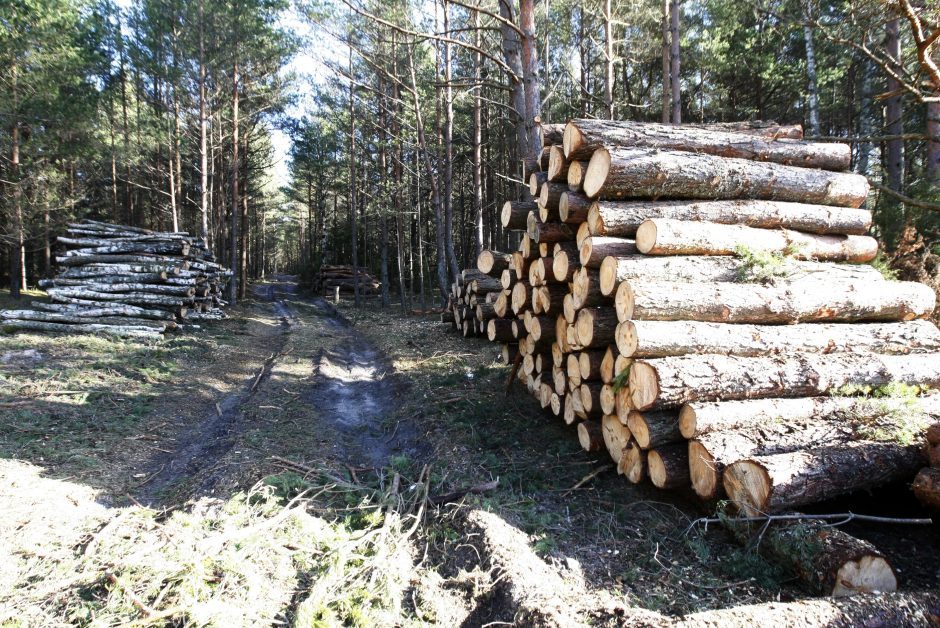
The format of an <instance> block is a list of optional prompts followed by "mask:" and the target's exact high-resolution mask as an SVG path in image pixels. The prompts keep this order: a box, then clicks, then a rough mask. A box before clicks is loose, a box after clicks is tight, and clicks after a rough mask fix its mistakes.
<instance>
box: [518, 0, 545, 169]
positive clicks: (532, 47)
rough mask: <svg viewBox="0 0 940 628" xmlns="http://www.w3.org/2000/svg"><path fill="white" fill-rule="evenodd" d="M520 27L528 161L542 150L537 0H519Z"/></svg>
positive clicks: (536, 156)
mask: <svg viewBox="0 0 940 628" xmlns="http://www.w3.org/2000/svg"><path fill="white" fill-rule="evenodd" d="M519 28H520V30H521V31H522V80H523V84H524V85H525V128H526V136H527V137H528V149H529V152H528V154H527V155H526V161H527V162H532V161H535V160H536V159H537V158H538V156H539V154H540V153H541V150H542V144H541V139H540V137H539V124H540V123H541V121H542V120H541V118H542V95H541V86H540V85H539V76H538V71H539V67H538V65H539V57H538V50H537V47H536V44H535V0H519Z"/></svg>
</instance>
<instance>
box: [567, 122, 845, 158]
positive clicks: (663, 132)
mask: <svg viewBox="0 0 940 628" xmlns="http://www.w3.org/2000/svg"><path fill="white" fill-rule="evenodd" d="M563 147H564V156H565V157H567V159H568V160H570V161H573V160H576V159H589V158H590V157H591V156H592V155H593V154H594V152H595V151H597V150H599V149H603V148H610V147H630V148H632V147H646V148H657V149H668V150H679V151H688V152H691V153H696V154H708V155H716V156H719V157H733V158H738V159H747V160H753V161H767V162H773V163H778V164H786V165H790V166H802V167H804V168H822V169H824V170H847V169H848V167H849V164H850V162H851V159H852V151H851V146H850V145H849V144H842V143H823V142H805V141H800V140H775V139H772V138H767V137H760V136H755V135H751V134H746V133H737V132H734V131H719V130H713V129H700V128H695V127H688V126H681V127H680V126H674V125H670V124H655V123H638V122H628V121H613V120H588V119H579V120H571V121H570V122H568V124H567V125H566V126H565V133H564V141H563Z"/></svg>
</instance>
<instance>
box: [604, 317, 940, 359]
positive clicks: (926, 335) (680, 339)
mask: <svg viewBox="0 0 940 628" xmlns="http://www.w3.org/2000/svg"><path fill="white" fill-rule="evenodd" d="M617 349H618V350H619V351H620V353H621V354H622V355H624V356H627V357H634V358H662V357H667V356H678V355H688V354H707V353H721V354H726V355H738V356H765V355H774V354H786V353H789V352H793V351H798V352H801V353H845V352H856V353H862V352H871V353H886V354H907V353H911V352H917V351H921V352H923V351H929V352H940V330H938V329H937V326H936V325H934V324H933V323H932V322H930V321H926V320H915V321H909V322H906V323H867V324H857V325H846V324H844V323H833V324H827V323H816V324H804V325H744V324H735V325H727V324H724V323H703V322H697V321H686V320H679V321H652V320H626V321H624V322H622V323H620V324H619V325H618V326H617Z"/></svg>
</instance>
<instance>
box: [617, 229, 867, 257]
mask: <svg viewBox="0 0 940 628" xmlns="http://www.w3.org/2000/svg"><path fill="white" fill-rule="evenodd" d="M636 247H637V249H639V251H640V252H641V253H644V254H647V255H737V254H739V253H740V252H741V251H747V252H751V253H756V252H765V253H776V254H779V255H786V256H787V257H792V258H794V259H801V260H818V261H826V262H852V263H856V264H860V263H865V262H870V261H871V260H873V259H875V256H876V255H878V241H877V240H875V239H874V238H872V237H869V236H861V235H817V234H813V233H803V232H801V231H792V230H790V229H756V228H754V227H747V226H744V225H722V224H718V223H714V222H694V221H687V220H671V219H667V218H653V219H649V220H644V221H643V223H642V224H641V225H640V226H639V228H637V231H636Z"/></svg>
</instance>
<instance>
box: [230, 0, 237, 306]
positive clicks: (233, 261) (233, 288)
mask: <svg viewBox="0 0 940 628" xmlns="http://www.w3.org/2000/svg"><path fill="white" fill-rule="evenodd" d="M236 8H237V4H236ZM236 24H237V20H236ZM236 30H237V29H236ZM238 213H239V211H238V50H237V46H236V50H235V63H234V64H233V65H232V215H231V216H229V234H228V246H229V250H228V254H229V267H230V268H231V269H232V272H233V273H237V271H238ZM237 284H238V276H237V275H236V276H235V277H233V278H232V281H230V282H229V284H228V300H229V305H235V302H236V299H237V296H238V293H239V289H238V285H237Z"/></svg>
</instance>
